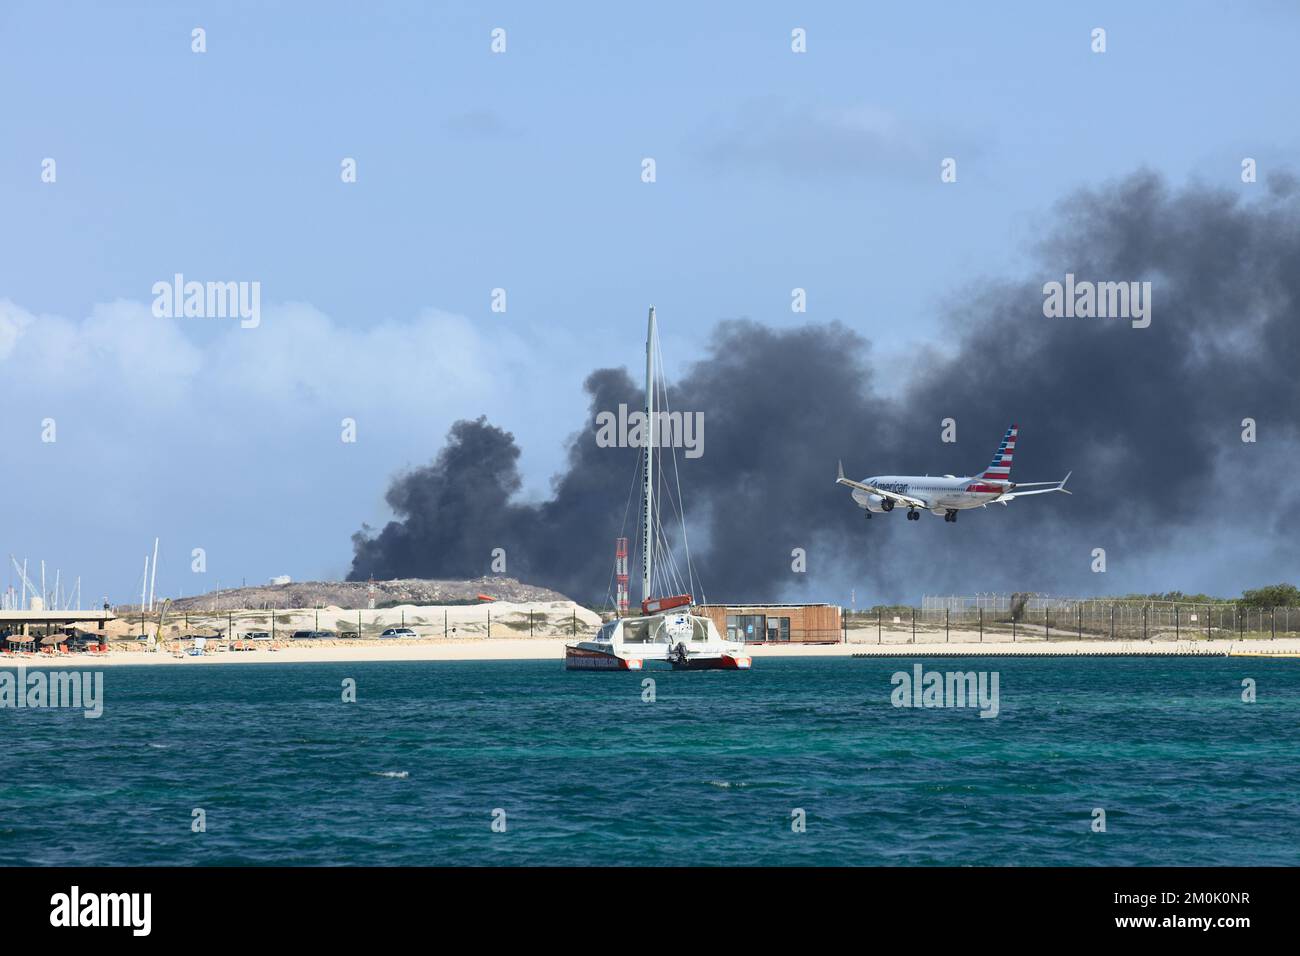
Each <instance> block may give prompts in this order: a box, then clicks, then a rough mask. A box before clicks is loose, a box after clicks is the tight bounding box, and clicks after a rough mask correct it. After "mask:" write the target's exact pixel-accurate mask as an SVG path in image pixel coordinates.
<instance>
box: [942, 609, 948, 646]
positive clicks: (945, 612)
mask: <svg viewBox="0 0 1300 956" xmlns="http://www.w3.org/2000/svg"><path fill="white" fill-rule="evenodd" d="M943 642H944V643H945V644H947V643H948V608H944V609H943Z"/></svg>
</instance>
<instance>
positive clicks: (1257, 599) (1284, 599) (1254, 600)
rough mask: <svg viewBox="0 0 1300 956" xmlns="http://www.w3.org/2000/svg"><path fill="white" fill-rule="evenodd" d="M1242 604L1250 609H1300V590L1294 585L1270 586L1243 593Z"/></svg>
mask: <svg viewBox="0 0 1300 956" xmlns="http://www.w3.org/2000/svg"><path fill="white" fill-rule="evenodd" d="M1241 603H1242V604H1245V605H1248V606H1250V607H1300V588H1297V587H1296V586H1295V585H1294V584H1270V585H1268V586H1267V587H1262V588H1254V589H1252V590H1250V591H1243V592H1241Z"/></svg>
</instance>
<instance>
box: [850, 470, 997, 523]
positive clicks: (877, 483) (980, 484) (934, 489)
mask: <svg viewBox="0 0 1300 956" xmlns="http://www.w3.org/2000/svg"><path fill="white" fill-rule="evenodd" d="M863 484H867V485H871V486H873V487H875V488H880V489H882V490H884V491H892V492H893V493H894V494H897V495H907V496H908V497H909V498H916V499H917V500H919V501H924V502H925V507H926V508H927V509H928V510H930V511H932V512H934V513H935V514H944V513H946V512H948V511H965V510H966V509H968V508H982V507H983V506H984V505H986V504H988V503H989V502H990V501H993V500H994V499H996V498H997V497H998V496H999V495H1001V494H1002V493H1003V492H1006V491H1009V490H1010V485H1009V483H1008V484H1007V485H995V484H990V483H988V482H987V481H984V480H983V479H980V478H950V477H947V476H943V477H935V476H933V475H877V476H874V477H872V478H867V479H864V481H863ZM853 500H854V501H855V502H856V503H857V505H858V507H859V508H866V509H867V510H868V511H872V512H876V513H877V514H878V513H880V512H882V511H888V510H891V509H890V506H889V505H888V504H887V503H886V501H885V499H884V498H882V497H881V496H880V495H874V494H871V493H870V492H867V491H863V490H862V489H860V488H855V489H853ZM902 507H904V508H906V506H905V505H904V506H902Z"/></svg>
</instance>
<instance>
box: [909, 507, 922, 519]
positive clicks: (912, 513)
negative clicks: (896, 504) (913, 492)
mask: <svg viewBox="0 0 1300 956" xmlns="http://www.w3.org/2000/svg"><path fill="white" fill-rule="evenodd" d="M907 520H908V521H920V520H921V513H920V512H919V511H917V510H916V509H915V508H909V509H908V511H907Z"/></svg>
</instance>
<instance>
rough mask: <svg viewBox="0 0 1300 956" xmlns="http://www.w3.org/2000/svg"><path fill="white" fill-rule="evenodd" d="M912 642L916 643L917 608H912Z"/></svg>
mask: <svg viewBox="0 0 1300 956" xmlns="http://www.w3.org/2000/svg"><path fill="white" fill-rule="evenodd" d="M912 643H913V644H915V643H916V608H912Z"/></svg>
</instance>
